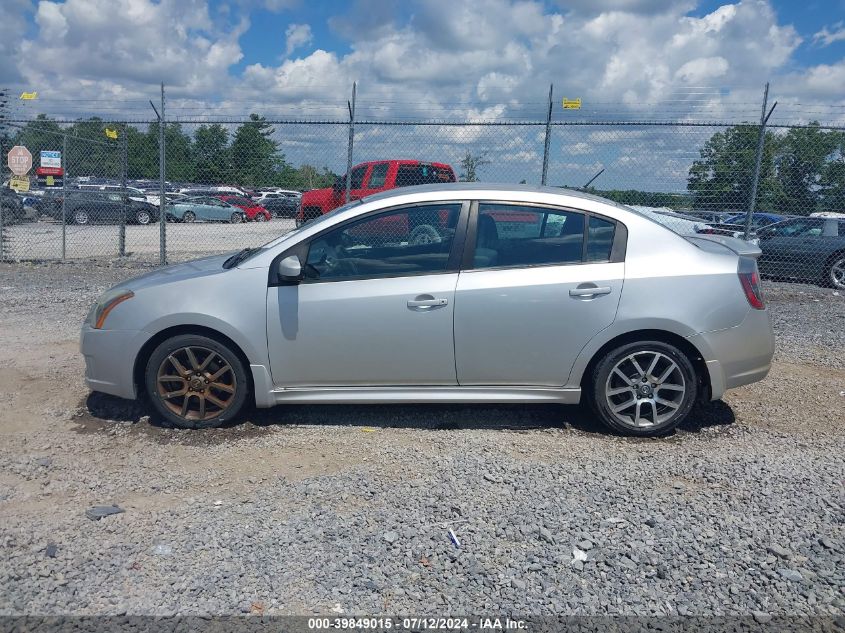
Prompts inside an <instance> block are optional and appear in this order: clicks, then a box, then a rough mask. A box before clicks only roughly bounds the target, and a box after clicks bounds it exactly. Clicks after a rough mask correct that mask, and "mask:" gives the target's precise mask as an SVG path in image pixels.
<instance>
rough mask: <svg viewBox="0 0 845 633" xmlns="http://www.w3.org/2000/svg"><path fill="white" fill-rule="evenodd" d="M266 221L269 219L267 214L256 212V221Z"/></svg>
mask: <svg viewBox="0 0 845 633" xmlns="http://www.w3.org/2000/svg"><path fill="white" fill-rule="evenodd" d="M266 221H267V216H265V215H264V214H263V213H256V214H255V222H266Z"/></svg>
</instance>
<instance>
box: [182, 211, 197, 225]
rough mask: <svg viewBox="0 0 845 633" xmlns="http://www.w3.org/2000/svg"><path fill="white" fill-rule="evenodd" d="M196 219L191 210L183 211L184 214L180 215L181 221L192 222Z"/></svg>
mask: <svg viewBox="0 0 845 633" xmlns="http://www.w3.org/2000/svg"><path fill="white" fill-rule="evenodd" d="M196 219H197V216H196V214H195V213H194V212H193V211H185V215H183V216H182V222H193V221H194V220H196Z"/></svg>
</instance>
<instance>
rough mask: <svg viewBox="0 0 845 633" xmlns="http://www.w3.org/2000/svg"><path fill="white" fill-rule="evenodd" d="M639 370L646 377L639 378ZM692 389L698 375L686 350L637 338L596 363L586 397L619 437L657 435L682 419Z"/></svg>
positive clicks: (693, 394)
mask: <svg viewBox="0 0 845 633" xmlns="http://www.w3.org/2000/svg"><path fill="white" fill-rule="evenodd" d="M655 358H657V361H656V365H652V362H654V359H655ZM632 359H633V361H632ZM615 370H619V371H618V372H617V371H615ZM649 370H651V371H649ZM620 372H621V373H620ZM643 372H645V373H646V374H648V376H649V377H650V378H651V380H647V381H646V382H643V380H642V373H643ZM660 379H662V380H660ZM679 387H680V389H679ZM697 392H698V377H697V376H696V372H695V369H694V368H693V366H692V363H691V362H690V360H689V359H688V358H687V356H686V354H684V353H683V352H682V351H681V350H679V349H678V348H677V347H675V346H673V345H669V344H667V343H663V342H662V341H640V342H637V343H627V344H625V345H621V346H620V347H617V348H616V349H613V350H611V351H610V352H608V353H607V354H606V355H605V356H604V357H603V358H602V359H601V360H600V361H599V362H598V364H597V365H596V367H595V370H594V371H593V375H592V377H591V381H590V387H589V390H588V394H587V395H588V399H589V403H590V406H591V407H592V409H593V411H594V412H595V413H596V415H597V416H598V417H599V419H601V421H602V422H603V423H604V424H605V426H607V427H609V428H610V429H612V430H614V431H616V432H618V433H622V434H624V435H632V436H636V437H656V436H660V435H666V434H668V433H670V432H671V431H672V430H673V429H674V428H675V427H677V426H678V425H679V424H680V423H681V422H683V421H684V419H685V418H686V417H687V416H688V415H689V412H690V410H691V409H692V407H693V405H694V404H695V399H696V397H697V395H698V394H697ZM657 400H660V401H661V402H658V401H657ZM626 403H630V404H629V406H627V407H626V406H622V405H624V404H626ZM640 403H641V404H640ZM663 403H667V404H663ZM669 403H671V404H669ZM612 407H615V408H616V412H614V411H613V410H612Z"/></svg>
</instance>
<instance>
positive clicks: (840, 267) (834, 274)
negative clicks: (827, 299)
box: [827, 253, 845, 290]
mask: <svg viewBox="0 0 845 633" xmlns="http://www.w3.org/2000/svg"><path fill="white" fill-rule="evenodd" d="M827 283H828V284H829V285H830V286H832V287H833V288H836V289H837V290H845V254H842V253H840V254H839V255H834V256H833V260H832V261H831V262H830V267H829V268H828V270H827Z"/></svg>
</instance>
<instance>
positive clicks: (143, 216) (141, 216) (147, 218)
mask: <svg viewBox="0 0 845 633" xmlns="http://www.w3.org/2000/svg"><path fill="white" fill-rule="evenodd" d="M135 221H136V222H137V223H138V224H141V225H146V224H149V223H150V222H152V221H153V216H151V215H150V212H149V211H146V210H144V209H141V210H140V211H138V212H137V213H136V214H135Z"/></svg>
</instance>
